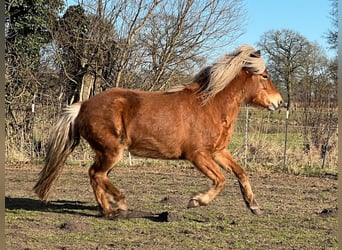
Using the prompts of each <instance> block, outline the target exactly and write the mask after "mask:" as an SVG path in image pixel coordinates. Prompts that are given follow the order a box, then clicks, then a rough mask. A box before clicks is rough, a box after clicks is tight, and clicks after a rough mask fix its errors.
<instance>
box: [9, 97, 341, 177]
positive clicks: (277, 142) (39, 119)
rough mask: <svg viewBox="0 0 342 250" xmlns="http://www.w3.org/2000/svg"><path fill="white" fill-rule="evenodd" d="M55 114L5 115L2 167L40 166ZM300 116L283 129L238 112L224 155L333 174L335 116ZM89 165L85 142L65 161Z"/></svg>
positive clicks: (282, 122)
mask: <svg viewBox="0 0 342 250" xmlns="http://www.w3.org/2000/svg"><path fill="white" fill-rule="evenodd" d="M60 110H61V105H59V106H56V105H55V104H54V103H53V100H51V103H45V104H44V105H34V104H33V105H32V107H28V108H26V109H16V110H11V111H7V112H6V122H5V125H6V141H5V148H6V151H5V155H6V161H7V162H35V163H40V162H42V161H43V159H44V156H45V150H46V145H47V142H48V139H49V130H50V128H51V127H52V126H53V124H54V122H56V120H57V119H58V117H59V113H60ZM304 112H306V111H303V110H301V111H295V112H293V113H290V119H289V120H288V122H287V123H286V112H285V111H280V112H278V111H276V112H269V111H265V110H261V109H256V108H251V107H242V108H241V111H240V114H239V116H238V119H237V121H236V123H235V128H234V133H233V136H232V138H231V142H230V144H229V146H228V149H229V150H230V151H231V153H232V154H233V156H234V157H235V158H236V159H237V160H238V161H239V163H240V164H241V165H244V166H246V167H248V168H262V169H268V170H271V171H273V170H281V171H286V172H294V173H302V172H306V173H307V172H310V173H315V172H320V173H322V172H325V173H331V174H337V134H338V127H337V110H326V111H324V112H320V114H319V115H320V122H317V119H316V120H315V121H313V122H312V124H311V125H304V123H303V121H304V120H305V119H304V118H305V117H304V116H305V115H303V114H304ZM322 117H325V118H324V119H322ZM329 117H330V118H329ZM328 118H329V119H330V120H329V119H328ZM331 118H332V119H331ZM286 124H287V126H288V128H287V135H285V126H286ZM285 140H286V141H285ZM285 147H286V148H285ZM128 156H129V154H128V152H127V153H126V154H125V157H126V158H125V159H124V160H126V163H127V164H134V163H135V162H137V161H139V162H140V163H141V161H146V159H139V158H136V157H133V158H128ZM92 159H93V153H92V151H91V149H90V148H89V146H88V144H87V143H86V142H85V141H81V144H80V146H79V147H77V148H76V150H75V151H74V152H73V153H72V155H71V156H70V157H69V161H72V162H76V163H79V164H90V162H91V161H92Z"/></svg>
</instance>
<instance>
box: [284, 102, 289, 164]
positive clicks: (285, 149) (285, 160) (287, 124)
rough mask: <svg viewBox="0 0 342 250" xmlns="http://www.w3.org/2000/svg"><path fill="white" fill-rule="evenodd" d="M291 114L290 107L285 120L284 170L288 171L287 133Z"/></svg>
mask: <svg viewBox="0 0 342 250" xmlns="http://www.w3.org/2000/svg"><path fill="white" fill-rule="evenodd" d="M289 114H290V108H289V105H288V106H287V109H286V119H285V143H284V169H287V155H286V151H287V131H288V126H289Z"/></svg>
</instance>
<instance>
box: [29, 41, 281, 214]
mask: <svg viewBox="0 0 342 250" xmlns="http://www.w3.org/2000/svg"><path fill="white" fill-rule="evenodd" d="M282 102H283V101H282V97H281V95H280V94H279V92H278V91H277V90H276V88H275V87H274V85H273V84H272V82H271V79H270V77H269V74H268V72H267V70H266V67H265V63H264V61H263V59H262V58H261V55H260V51H257V50H255V49H254V48H253V47H252V46H249V45H243V46H240V47H239V48H237V49H236V50H235V51H233V52H232V53H229V54H227V55H225V56H223V57H222V58H221V59H219V60H218V61H217V62H215V63H213V64H212V65H211V66H209V67H206V68H204V69H202V70H201V71H200V72H199V73H198V74H197V75H195V76H194V78H193V79H192V81H191V82H190V83H187V84H183V85H181V86H177V87H174V88H171V89H170V90H169V91H166V92H144V91H139V90H131V89H123V88H111V89H109V90H106V91H104V92H102V93H100V94H98V95H95V96H94V97H92V98H90V99H89V100H86V101H84V102H78V103H75V104H72V105H70V106H68V107H66V108H65V109H64V112H63V113H62V115H61V117H60V119H59V120H58V121H57V123H56V124H55V126H54V128H53V130H52V132H51V137H50V141H49V143H48V149H47V155H46V160H45V165H44V168H43V169H42V170H41V172H40V176H39V180H38V181H37V183H36V184H35V186H34V191H35V192H36V194H37V195H38V196H39V198H40V199H41V200H43V201H45V202H46V201H47V199H48V195H49V192H50V190H51V187H52V185H53V184H55V183H56V180H57V179H58V177H59V175H60V174H61V170H62V169H63V166H64V165H65V161H66V159H67V157H68V155H69V154H70V153H71V152H72V151H73V149H74V148H75V147H76V146H77V145H78V143H79V140H80V136H82V137H83V138H84V139H85V140H86V141H87V142H88V143H89V144H90V146H91V148H92V149H93V151H94V152H95V160H94V163H93V164H92V166H91V167H90V169H89V177H90V184H91V186H92V188H93V191H94V194H95V198H96V201H97V203H98V206H99V209H100V212H101V213H102V215H103V216H105V217H107V218H115V217H117V216H119V215H120V216H125V215H127V211H128V207H127V203H126V199H125V196H124V194H123V193H122V192H121V191H120V190H119V189H118V188H116V187H115V186H114V185H113V184H112V183H111V182H110V180H109V178H108V174H109V172H110V171H111V169H112V168H113V167H114V166H115V164H116V163H118V161H119V160H120V159H121V157H122V155H123V152H124V150H128V151H129V152H130V153H132V154H133V155H136V156H141V157H149V158H158V159H181V160H188V161H190V162H191V163H192V164H193V165H194V166H196V168H197V169H198V170H199V171H200V172H202V173H203V174H204V175H206V176H207V177H208V178H209V179H210V180H212V182H213V184H212V186H211V187H210V188H209V189H208V190H206V191H204V192H200V193H198V194H196V195H194V196H193V197H192V198H191V199H190V201H189V203H188V208H193V207H198V206H205V205H208V204H209V203H210V202H211V201H212V200H213V199H214V198H215V197H216V196H217V195H218V193H219V192H220V191H221V190H222V189H223V187H224V186H225V183H226V178H225V176H224V174H223V173H222V172H221V170H220V167H221V168H223V169H224V170H226V171H228V172H233V173H234V174H235V176H236V178H237V179H238V181H239V184H240V189H241V192H242V196H243V199H244V201H245V203H246V205H247V207H248V208H249V209H250V210H251V211H252V212H253V213H254V214H256V215H259V214H261V209H260V207H259V205H258V203H257V201H256V199H255V196H254V194H253V192H252V188H251V185H250V182H249V178H248V175H247V172H246V171H245V169H244V168H243V167H241V166H240V165H239V164H238V163H237V162H236V161H235V160H234V159H233V157H232V155H231V154H230V153H229V152H228V150H227V146H228V143H229V140H230V138H231V136H232V133H233V124H234V121H235V119H236V117H237V115H238V112H239V109H240V106H241V105H242V103H249V104H253V105H256V106H261V107H264V108H267V109H269V110H276V109H278V108H279V107H281V105H282Z"/></svg>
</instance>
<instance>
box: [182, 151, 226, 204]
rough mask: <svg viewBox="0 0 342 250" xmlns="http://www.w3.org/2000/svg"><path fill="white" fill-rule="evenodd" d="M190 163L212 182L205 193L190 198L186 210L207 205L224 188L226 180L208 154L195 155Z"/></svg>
mask: <svg viewBox="0 0 342 250" xmlns="http://www.w3.org/2000/svg"><path fill="white" fill-rule="evenodd" d="M190 161H191V162H192V163H193V164H194V165H195V166H196V167H197V169H198V170H200V171H201V172H202V173H203V174H205V175H206V176H207V177H208V178H209V179H211V180H212V181H213V185H212V186H211V187H210V188H209V189H208V190H207V191H205V192H201V193H198V194H197V195H195V196H194V197H192V198H191V199H190V201H189V204H188V208H193V207H198V206H205V205H208V204H209V203H210V202H211V201H212V200H213V199H215V197H216V196H217V195H218V193H219V192H220V191H221V190H222V189H223V188H224V185H225V183H226V178H225V176H224V175H223V174H222V172H221V170H220V168H219V167H218V166H217V165H216V163H215V162H214V161H213V160H212V158H211V156H210V155H209V154H206V153H196V155H194V156H193V157H192V158H191V159H190Z"/></svg>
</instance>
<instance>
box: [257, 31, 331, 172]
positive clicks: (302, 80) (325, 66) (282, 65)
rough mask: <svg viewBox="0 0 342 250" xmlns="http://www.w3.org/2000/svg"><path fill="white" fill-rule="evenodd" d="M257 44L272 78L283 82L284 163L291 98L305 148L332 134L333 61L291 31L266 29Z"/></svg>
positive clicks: (324, 141) (316, 145)
mask: <svg viewBox="0 0 342 250" xmlns="http://www.w3.org/2000/svg"><path fill="white" fill-rule="evenodd" d="M258 46H259V47H261V48H262V50H264V51H265V52H266V56H267V59H268V65H269V71H270V72H271V74H272V78H273V79H274V81H275V83H276V84H283V85H282V87H283V88H284V90H285V94H286V97H287V113H286V114H287V115H286V125H285V147H284V166H286V149H287V135H288V133H287V132H288V122H289V119H288V118H289V113H290V110H292V108H293V104H292V101H294V102H295V103H296V104H297V105H299V106H300V107H301V108H302V110H303V119H301V120H300V121H298V122H299V123H300V125H302V126H301V127H302V128H303V131H302V133H303V136H304V138H305V141H306V142H304V148H305V150H310V149H311V148H312V146H313V147H314V148H316V149H319V148H320V147H322V145H325V144H326V141H327V139H326V138H330V136H331V135H332V134H333V133H331V131H332V127H334V126H333V125H332V124H336V123H335V122H334V117H333V116H332V113H331V112H330V108H331V107H332V106H331V105H333V104H332V100H333V99H335V98H334V96H335V95H336V89H337V85H336V81H335V79H334V77H332V76H333V75H334V74H331V72H332V70H331V65H333V62H330V60H329V59H328V58H327V57H326V55H325V54H324V52H323V50H322V49H321V48H320V47H319V46H318V45H317V44H315V43H311V42H309V41H308V40H307V39H306V38H305V37H303V36H302V35H300V34H299V33H297V32H294V31H291V30H277V31H270V32H267V33H265V34H264V35H263V36H262V38H261V40H260V42H259V43H258ZM335 103H336V102H335ZM335 105H336V104H335ZM308 128H311V129H308Z"/></svg>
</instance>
